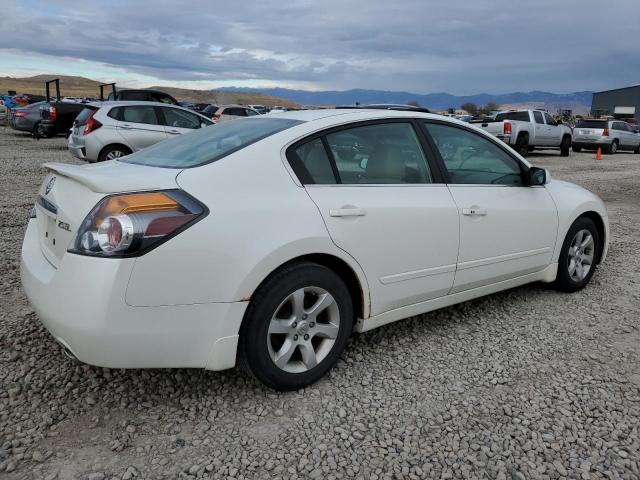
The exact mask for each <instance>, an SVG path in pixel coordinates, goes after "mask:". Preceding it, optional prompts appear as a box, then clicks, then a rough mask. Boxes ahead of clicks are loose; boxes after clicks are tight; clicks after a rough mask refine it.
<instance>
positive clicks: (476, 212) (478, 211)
mask: <svg viewBox="0 0 640 480" xmlns="http://www.w3.org/2000/svg"><path fill="white" fill-rule="evenodd" d="M462 214H463V215H469V216H472V217H483V216H484V215H486V214H487V211H486V210H485V209H484V208H479V207H470V208H463V209H462Z"/></svg>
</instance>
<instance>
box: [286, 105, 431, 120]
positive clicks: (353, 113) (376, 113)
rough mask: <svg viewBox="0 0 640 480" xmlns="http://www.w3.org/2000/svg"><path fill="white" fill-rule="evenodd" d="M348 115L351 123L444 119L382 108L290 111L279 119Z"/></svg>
mask: <svg viewBox="0 0 640 480" xmlns="http://www.w3.org/2000/svg"><path fill="white" fill-rule="evenodd" d="M344 115H348V116H349V117H348V119H349V121H354V120H355V121H358V120H369V119H377V118H407V117H409V118H433V119H438V118H440V119H442V118H443V117H442V115H438V114H435V113H425V112H416V111H413V110H387V109H381V108H372V109H367V108H353V109H352V108H344V109H339V108H327V109H322V110H290V111H286V112H282V113H279V114H278V118H289V119H292V120H300V121H303V122H313V121H314V120H319V119H322V118H328V117H339V116H344Z"/></svg>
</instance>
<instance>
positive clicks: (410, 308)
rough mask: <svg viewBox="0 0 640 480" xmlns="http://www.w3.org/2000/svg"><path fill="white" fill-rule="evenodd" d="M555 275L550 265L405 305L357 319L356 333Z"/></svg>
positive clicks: (555, 272) (554, 264) (542, 280)
mask: <svg viewBox="0 0 640 480" xmlns="http://www.w3.org/2000/svg"><path fill="white" fill-rule="evenodd" d="M557 273H558V264H557V263H552V264H551V265H549V266H548V267H546V268H545V269H543V270H541V271H539V272H535V273H529V274H527V275H522V276H520V277H516V278H511V279H509V280H504V281H502V282H498V283H492V284H491V285H485V286H482V287H478V288H473V289H471V290H465V291H464V292H458V293H454V294H453V295H447V296H444V297H440V298H434V299H433V300H427V301H426V302H420V303H414V304H413V305H407V306H405V307H400V308H396V309H394V310H390V311H388V312H384V313H381V314H380V315H376V316H373V317H370V318H368V319H366V320H363V319H361V318H359V319H358V322H357V324H356V331H358V332H366V331H368V330H373V329H374V328H378V327H381V326H382V325H386V324H388V323H392V322H396V321H398V320H402V319H403V318H408V317H413V316H414V315H419V314H421V313H426V312H431V311H433V310H438V309H440V308H444V307H448V306H450V305H455V304H456V303H462V302H466V301H468V300H473V299H474V298H478V297H483V296H485V295H490V294H492V293H496V292H500V291H502V290H508V289H509V288H514V287H519V286H520V285H525V284H527V283H531V282H545V283H550V282H553V281H554V280H555V279H556V275H557Z"/></svg>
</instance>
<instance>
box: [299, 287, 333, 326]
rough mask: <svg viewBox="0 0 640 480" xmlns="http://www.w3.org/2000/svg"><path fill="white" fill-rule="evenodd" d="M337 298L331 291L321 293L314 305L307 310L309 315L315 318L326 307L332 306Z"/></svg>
mask: <svg viewBox="0 0 640 480" xmlns="http://www.w3.org/2000/svg"><path fill="white" fill-rule="evenodd" d="M333 302H335V300H334V299H333V297H332V296H331V294H330V293H328V292H327V293H325V294H324V295H320V297H319V298H318V301H317V302H316V303H314V304H313V306H312V307H311V308H310V309H308V310H307V312H306V313H307V315H308V316H309V317H310V318H313V319H315V318H316V317H317V316H318V315H319V314H320V313H322V312H323V311H324V310H325V309H326V308H328V307H330V306H331V305H332V304H333Z"/></svg>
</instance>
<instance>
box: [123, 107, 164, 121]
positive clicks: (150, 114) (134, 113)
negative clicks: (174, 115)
mask: <svg viewBox="0 0 640 480" xmlns="http://www.w3.org/2000/svg"><path fill="white" fill-rule="evenodd" d="M122 120H123V121H124V122H131V123H145V124H148V125H159V124H160V122H159V121H158V117H157V116H156V110H155V108H154V107H146V106H132V107H123V112H122Z"/></svg>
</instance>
